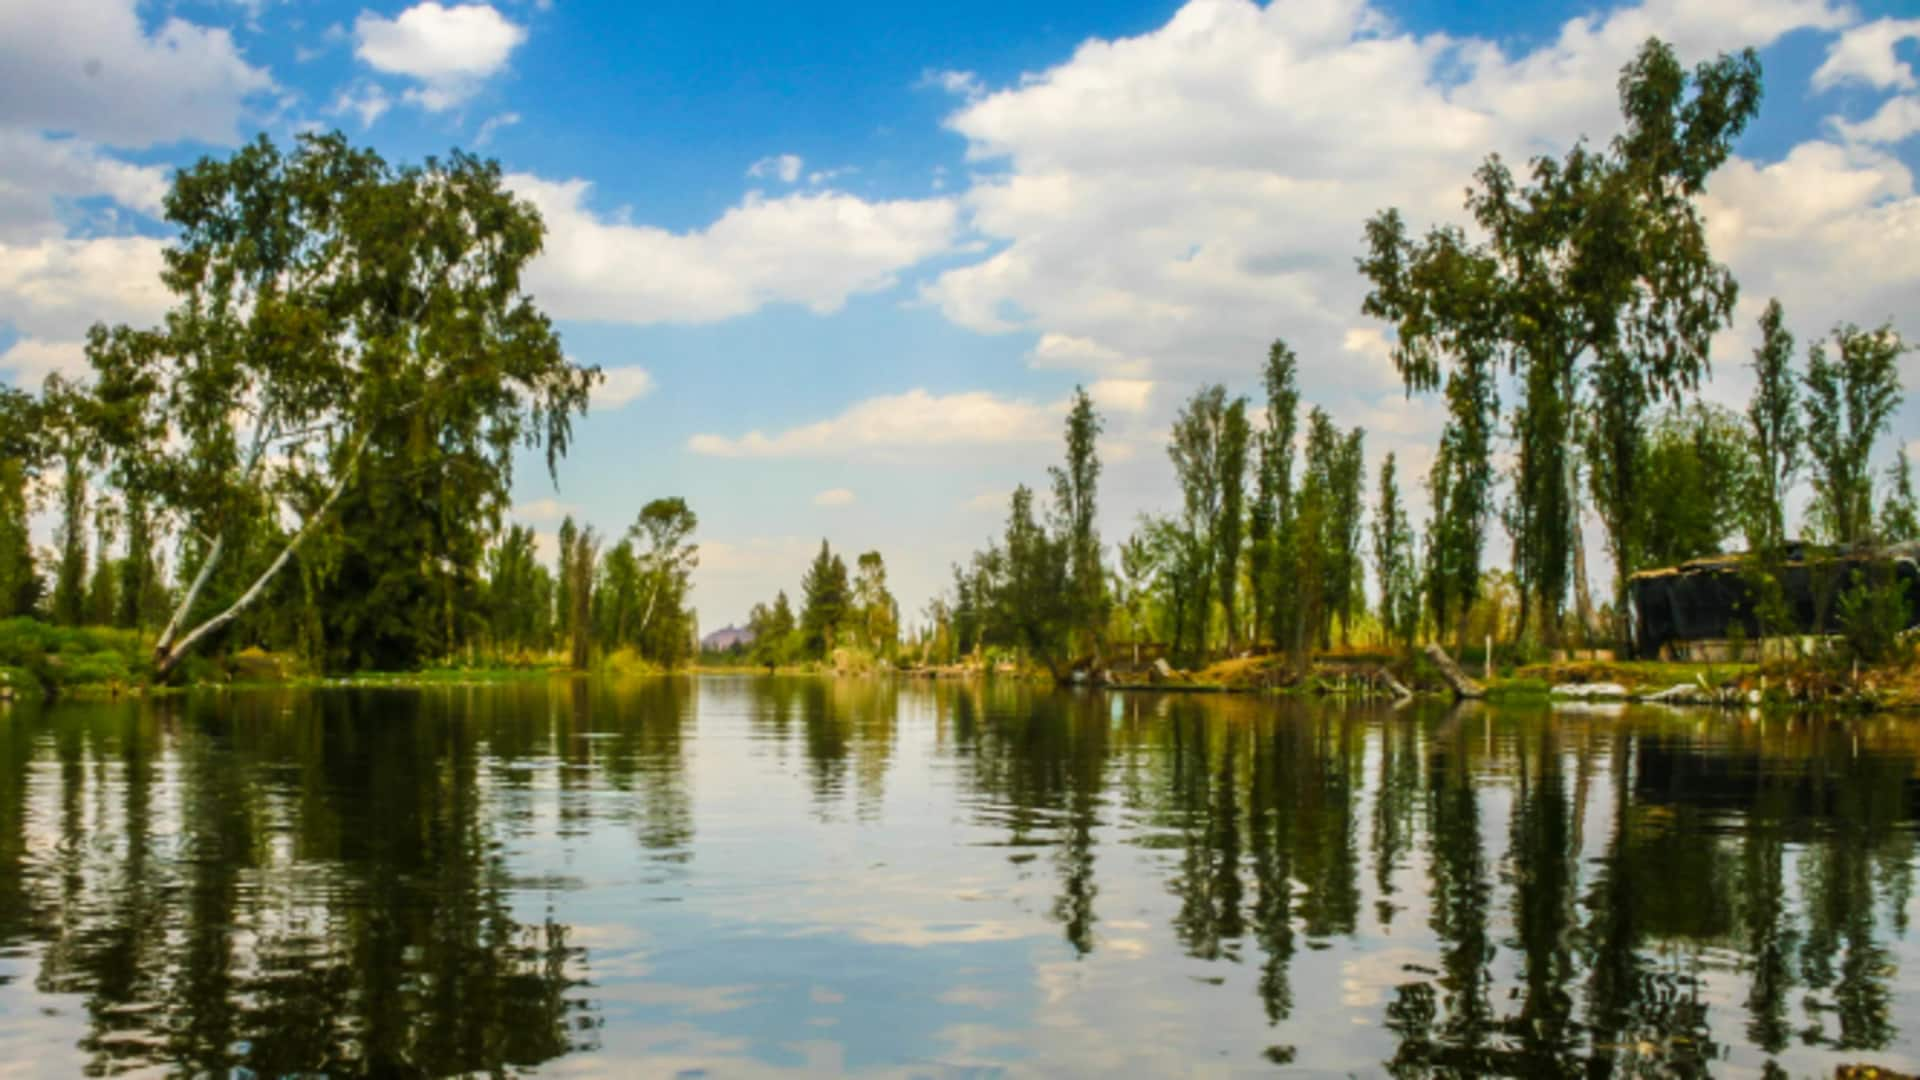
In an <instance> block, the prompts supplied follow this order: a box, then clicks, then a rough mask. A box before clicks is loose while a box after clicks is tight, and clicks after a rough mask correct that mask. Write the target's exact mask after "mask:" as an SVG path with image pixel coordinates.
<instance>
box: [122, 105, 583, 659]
mask: <svg viewBox="0 0 1920 1080" xmlns="http://www.w3.org/2000/svg"><path fill="white" fill-rule="evenodd" d="M165 205H166V218H167V220H168V221H169V223H171V224H172V225H173V226H174V227H175V228H176V229H177V230H178V233H177V239H176V241H175V243H174V245H173V246H172V247H171V248H169V249H168V251H167V252H166V263H167V265H166V270H165V272H164V274H163V276H162V280H163V283H164V284H165V285H166V287H167V288H168V290H169V291H170V292H172V293H173V294H174V296H175V297H176V305H175V307H174V309H173V310H172V311H171V312H170V313H169V316H168V318H167V319H166V321H165V322H164V323H163V325H161V326H160V327H158V328H155V329H151V330H136V329H132V328H129V327H125V326H121V327H115V328H113V329H108V328H106V327H100V326H96V327H95V328H94V329H93V331H92V332H91V333H90V335H89V338H88V345H87V354H88V360H89V362H90V363H91V364H92V366H93V369H94V374H95V376H96V388H97V401H96V406H97V411H98V413H97V417H96V419H97V423H98V431H99V433H100V434H101V435H102V437H103V438H104V439H105V440H106V443H107V449H109V450H110V451H111V452H112V454H113V472H114V477H115V479H116V481H117V482H118V483H119V486H120V487H121V489H122V490H126V491H133V490H138V491H140V492H141V493H142V494H143V495H146V496H150V497H151V498H152V500H153V501H154V503H155V504H156V506H157V508H159V509H161V510H164V511H165V512H167V513H169V514H171V515H177V517H178V520H179V521H180V522H181V524H182V526H183V527H184V528H185V529H187V530H188V531H189V532H190V533H192V534H195V535H199V536H205V537H208V538H209V539H208V541H207V542H205V543H204V544H198V545H196V548H195V550H194V551H192V552H191V555H192V559H191V561H190V562H188V563H186V564H184V565H183V566H182V567H181V569H182V570H183V572H184V575H185V576H186V579H187V581H188V584H187V587H186V589H185V590H184V592H183V593H182V595H181V596H180V598H179V601H178V605H177V607H176V609H175V611H174V614H173V617H172V618H171V619H170V620H169V622H168V625H167V626H166V628H165V629H163V631H162V632H161V635H160V640H159V642H158V644H157V647H156V651H157V653H158V663H159V664H160V665H161V666H162V667H163V668H164V667H167V666H171V665H172V664H174V663H175V662H177V660H178V657H179V656H180V655H181V654H182V653H183V652H185V651H187V650H189V649H191V648H193V647H194V646H195V645H196V644H197V643H198V642H200V641H201V640H202V639H204V638H206V637H208V635H213V634H217V633H219V632H220V631H221V630H222V629H223V628H224V627H226V626H227V625H228V624H229V623H231V622H233V621H234V620H235V619H238V618H239V617H240V615H241V614H242V613H243V612H245V611H246V610H247V609H249V608H250V607H251V606H252V605H253V604H254V603H255V602H256V601H257V600H259V599H260V598H261V597H262V596H263V595H264V594H265V593H266V592H267V586H268V584H269V583H270V582H271V580H272V579H273V578H274V577H275V576H276V575H277V574H278V573H279V571H280V570H281V569H283V568H285V567H286V566H287V565H289V563H291V562H293V560H294V555H295V554H296V553H297V552H298V550H299V548H300V547H301V546H302V544H303V543H304V542H305V541H306V540H307V539H308V538H309V537H310V536H311V535H312V534H313V533H314V532H316V531H319V530H321V529H322V528H325V529H329V530H333V531H334V533H335V535H334V537H333V545H332V546H333V548H334V550H332V551H330V552H326V553H322V554H320V555H319V556H318V557H317V559H316V560H315V565H314V566H313V567H312V568H310V571H309V572H310V575H311V576H310V580H318V581H319V584H320V586H321V594H322V595H326V594H327V593H329V592H331V593H332V594H333V596H334V598H335V599H341V598H342V597H343V596H346V595H349V594H353V595H362V596H363V599H364V600H365V602H366V603H367V604H369V605H375V606H369V607H367V608H366V609H365V610H363V611H362V612H360V613H359V614H358V616H357V626H356V627H354V628H350V629H349V637H353V636H357V635H358V634H359V630H358V626H371V627H374V629H373V630H372V631H371V632H372V633H374V634H375V635H376V637H377V638H381V639H384V638H387V637H390V636H392V635H393V634H395V633H401V634H405V633H408V632H410V631H408V630H406V629H405V628H400V629H396V628H394V627H393V626H391V625H390V624H389V623H388V622H387V620H390V619H392V618H395V617H400V618H416V617H424V616H416V615H407V616H397V615H396V614H395V613H394V612H392V611H381V610H379V608H390V607H392V606H393V604H394V603H395V601H396V600H402V599H404V600H411V601H420V602H421V606H425V607H427V608H428V609H430V610H432V611H433V612H435V613H436V614H437V615H438V617H439V618H440V621H441V626H442V630H441V633H442V634H443V635H446V634H448V633H449V629H448V624H449V622H450V618H449V614H448V613H449V609H450V607H451V606H453V604H454V601H455V599H456V598H455V597H454V596H453V595H452V590H451V589H449V588H448V587H447V586H448V583H447V582H446V581H444V580H442V581H435V580H431V579H427V580H424V581H423V580H420V579H415V580H413V581H407V580H405V575H404V573H403V571H401V570H400V569H399V568H397V567H396V566H394V565H392V564H391V561H390V559H389V558H388V555H389V552H382V551H381V550H380V549H379V543H380V541H379V539H378V537H377V535H376V534H379V533H382V532H384V531H386V530H387V529H388V528H389V527H391V526H395V525H399V524H401V523H404V522H411V521H414V520H415V519H416V518H424V519H425V520H424V521H422V522H420V523H419V524H417V525H416V526H414V530H413V535H411V536H407V537H404V538H402V539H401V540H400V541H397V542H396V543H395V544H393V545H392V548H391V553H393V554H394V555H395V557H397V552H400V551H404V552H405V553H406V554H407V557H408V558H409V559H411V560H413V561H414V562H416V563H417V562H420V561H422V560H421V559H420V554H421V548H420V547H418V546H415V545H416V544H417V543H418V542H420V541H421V540H423V539H424V540H425V541H426V543H427V547H426V548H425V550H427V551H431V552H433V553H434V555H436V556H438V557H441V558H445V559H451V560H452V561H453V562H454V564H455V566H456V567H458V569H459V572H460V575H461V580H462V581H463V582H464V581H468V580H470V572H471V570H472V568H473V567H474V566H475V565H477V560H478V558H479V552H480V551H481V549H482V547H483V542H482V540H481V538H482V537H484V536H485V535H486V533H487V531H489V530H490V529H491V528H492V526H493V525H494V523H495V522H497V519H498V516H499V514H500V512H501V511H502V510H503V509H504V507H505V504H506V500H507V497H508V493H509V490H510V483H511V467H512V460H513V456H514V454H515V452H516V451H517V449H518V448H520V447H521V446H522V445H532V446H538V447H543V448H544V449H545V450H546V453H547V463H548V468H549V470H550V471H551V470H552V469H553V467H554V465H555V463H556V462H557V460H558V458H559V457H560V456H561V455H562V454H564V453H565V451H566V448H567V444H568V440H569V438H570V434H571V418H572V416H573V414H575V413H577V412H581V411H583V410H584V409H585V408H586V404H587V394H588V390H589V389H590V387H591V386H592V384H593V382H594V381H595V379H596V378H597V372H596V371H594V370H591V369H581V368H578V367H575V366H574V365H572V364H571V363H569V362H568V361H567V359H566V357H565V355H564V353H563V352H562V351H561V348H560V343H559V339H558V337H557V336H556V335H555V334H554V332H553V329H552V326H551V325H550V323H549V321H548V319H547V318H546V316H545V315H543V314H541V312H540V311H539V310H538V309H537V308H536V307H535V306H534V305H533V302H532V300H531V299H530V298H529V297H528V296H527V295H526V294H525V293H524V292H523V291H522V288H521V273H522V271H523V269H524V268H525V266H526V264H527V263H528V262H529V261H530V260H531V259H532V258H533V256H534V255H535V254H536V253H537V252H538V251H539V249H540V244H541V236H542V231H543V229H542V225H541V222H540V219H539V215H538V214H537V213H536V212H535V211H534V210H533V208H532V207H531V206H530V205H528V204H526V203H524V202H521V201H520V200H518V199H516V198H515V197H514V196H513V195H511V194H510V193H509V192H507V190H506V189H505V187H504V185H503V182H502V175H501V172H500V169H499V167H498V165H497V164H494V163H492V162H484V161H481V160H479V159H477V158H474V157H471V156H469V155H466V154H461V153H457V152H456V153H455V154H454V155H453V157H452V159H451V160H450V161H446V162H441V161H438V160H435V159H428V160H427V161H426V162H425V163H424V164H423V165H420V166H408V167H394V166H390V165H388V164H387V163H386V162H385V161H383V160H381V158H380V157H379V156H378V155H376V154H374V153H372V152H371V151H366V150H356V149H354V148H352V147H350V146H349V145H348V144H347V142H346V139H345V138H344V137H343V136H340V135H338V134H333V135H325V136H313V135H309V136H302V137H301V138H300V139H299V140H298V143H297V145H296V146H295V148H294V149H293V151H292V152H291V153H282V152H281V151H280V150H279V149H278V148H277V147H275V146H274V145H273V144H272V143H271V142H269V141H268V140H267V139H265V138H264V137H263V138H261V139H259V140H257V141H255V142H254V143H251V144H249V145H248V146H246V147H243V148H242V149H241V150H240V151H238V152H236V153H235V154H233V155H232V156H231V157H229V158H226V159H213V158H207V159H202V160H201V161H200V162H198V163H197V164H195V165H193V166H191V167H189V168H186V169H183V170H181V171H179V172H178V173H176V174H175V176H174V181H173V186H172V189H171V191H170V192H169V193H168V196H167V199H166V204H165ZM343 493H347V494H346V497H345V499H344V500H343ZM343 501H344V503H345V505H346V506H347V507H350V508H351V507H357V509H356V510H355V511H354V514H353V516H352V525H351V526H349V527H347V528H345V529H344V530H343V529H342V528H341V527H340V526H339V524H338V518H337V517H336V515H335V513H334V511H335V508H336V506H337V505H340V504H342V503H343ZM283 520H286V521H294V522H298V523H299V524H298V526H297V527H296V528H295V529H293V530H292V531H291V532H289V533H282V532H281V530H280V527H279V522H281V521H283ZM342 532H345V533H351V534H352V535H350V536H348V535H341V534H342ZM355 560H363V561H364V562H365V565H364V566H360V567H358V568H357V569H356V568H355V565H354V564H355ZM229 564H230V565H229ZM336 570H341V571H344V572H348V573H351V574H353V575H354V577H353V579H352V580H350V581H335V580H327V575H329V574H331V573H333V572H334V571H336ZM216 571H219V572H220V574H216ZM222 575H226V576H224V577H223V576H222ZM369 583H371V584H374V585H376V586H378V588H379V590H380V591H378V592H377V593H374V594H371V595H366V594H359V593H357V592H354V590H356V589H357V588H358V587H360V586H364V585H367V584H369ZM196 624H197V625H196ZM451 632H453V633H458V632H459V631H458V629H453V630H452V631H451Z"/></svg>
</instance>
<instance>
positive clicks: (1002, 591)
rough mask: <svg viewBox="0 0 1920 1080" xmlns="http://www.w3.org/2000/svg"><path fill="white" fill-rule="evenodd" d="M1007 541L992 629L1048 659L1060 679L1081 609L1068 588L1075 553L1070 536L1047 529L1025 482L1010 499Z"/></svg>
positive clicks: (1031, 653)
mask: <svg viewBox="0 0 1920 1080" xmlns="http://www.w3.org/2000/svg"><path fill="white" fill-rule="evenodd" d="M1003 544H1004V546H1003V547H1002V548H1001V553H1002V556H1003V559H1002V560H1001V561H1000V562H999V569H1000V573H999V574H998V575H997V580H995V587H994V588H993V589H992V596H993V600H992V604H991V606H990V607H989V611H990V612H991V614H990V616H989V628H990V631H991V632H993V633H994V634H995V635H996V636H997V637H999V638H1000V639H1001V640H1004V641H1007V642H1008V643H1010V644H1013V645H1016V646H1018V647H1019V648H1020V649H1022V650H1023V651H1024V652H1025V653H1026V654H1027V656H1028V657H1030V658H1032V659H1035V660H1038V661H1040V662H1041V663H1043V664H1045V665H1046V667H1047V671H1048V673H1049V674H1051V675H1052V676H1053V677H1054V680H1055V681H1059V680H1060V679H1061V677H1062V676H1063V675H1064V674H1065V661H1066V656H1065V653H1066V650H1067V648H1068V639H1069V637H1070V635H1071V633H1072V632H1073V630H1074V619H1075V616H1076V615H1077V614H1078V609H1077V606H1076V604H1075V600H1074V597H1073V594H1072V592H1071V590H1070V585H1071V584H1072V570H1071V566H1072V553H1071V551H1070V550H1069V547H1070V544H1069V541H1068V539H1067V538H1066V537H1064V536H1050V535H1048V533H1047V530H1046V529H1045V528H1044V527H1042V525H1041V523H1040V521H1039V520H1038V519H1037V518H1036V517H1035V516H1034V513H1033V492H1032V491H1031V490H1030V489H1028V488H1027V486H1026V485H1025V484H1022V485H1020V486H1019V487H1017V488H1015V489H1014V492H1013V497H1012V499H1011V500H1010V501H1009V505H1008V508H1007V531H1006V536H1005V538H1004V541H1003ZM990 580H993V579H992V578H990Z"/></svg>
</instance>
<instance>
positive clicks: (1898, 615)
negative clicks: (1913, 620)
mask: <svg viewBox="0 0 1920 1080" xmlns="http://www.w3.org/2000/svg"><path fill="white" fill-rule="evenodd" d="M1874 577H1876V578H1879V579H1880V580H1877V581H1876V580H1870V579H1869V578H1868V577H1867V576H1866V575H1863V574H1861V573H1859V572H1857V571H1856V572H1855V573H1854V575H1853V584H1852V586H1851V587H1850V588H1848V589H1847V591H1846V592H1844V593H1841V594H1840V603H1839V613H1840V641H1841V644H1842V646H1843V647H1844V649H1845V652H1846V656H1847V658H1848V659H1851V660H1858V661H1860V662H1861V663H1867V664H1874V663H1879V662H1881V661H1885V660H1892V659H1894V658H1895V657H1896V656H1898V655H1900V653H1901V652H1902V651H1903V650H1901V649H1900V647H1899V646H1900V631H1901V630H1903V629H1904V628H1905V627H1906V624H1907V583H1906V582H1904V581H1901V580H1900V579H1898V578H1896V577H1894V576H1892V575H1891V574H1886V575H1878V574H1876V575H1874Z"/></svg>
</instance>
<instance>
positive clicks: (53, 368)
mask: <svg viewBox="0 0 1920 1080" xmlns="http://www.w3.org/2000/svg"><path fill="white" fill-rule="evenodd" d="M89 370H90V369H89V368H88V366H87V356H86V352H85V350H84V348H83V347H82V345H81V344H80V342H77V341H41V340H39V339H37V338H25V339H22V340H20V341H16V342H14V343H13V345H12V346H10V347H9V348H8V349H7V350H6V351H5V352H0V372H4V373H6V374H7V376H8V380H9V381H10V382H11V383H12V384H13V385H14V386H18V387H26V388H32V389H39V387H40V384H41V383H44V382H46V381H47V376H48V375H51V374H53V373H55V372H58V373H60V374H61V375H64V376H66V377H67V378H69V379H77V378H84V377H85V376H86V375H87V374H88V372H89Z"/></svg>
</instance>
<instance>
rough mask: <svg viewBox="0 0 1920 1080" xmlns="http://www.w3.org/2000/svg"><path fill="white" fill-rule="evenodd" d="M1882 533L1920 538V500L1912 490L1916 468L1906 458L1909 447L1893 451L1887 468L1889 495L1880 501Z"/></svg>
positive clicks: (1893, 538)
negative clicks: (1891, 463) (1889, 466)
mask: <svg viewBox="0 0 1920 1080" xmlns="http://www.w3.org/2000/svg"><path fill="white" fill-rule="evenodd" d="M1880 535H1881V536H1883V537H1885V538H1886V539H1888V540H1891V541H1895V542H1904V541H1908V540H1920V502H1916V501H1915V499H1914V494H1913V468H1912V466H1911V465H1910V464H1909V463H1908V461H1907V448H1906V447H1904V446H1903V447H1901V448H1900V449H1899V450H1898V451H1897V452H1895V454H1894V461H1893V465H1892V467H1891V468H1889V469H1888V470H1887V498H1886V501H1885V502H1883V503H1881V504H1880Z"/></svg>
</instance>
